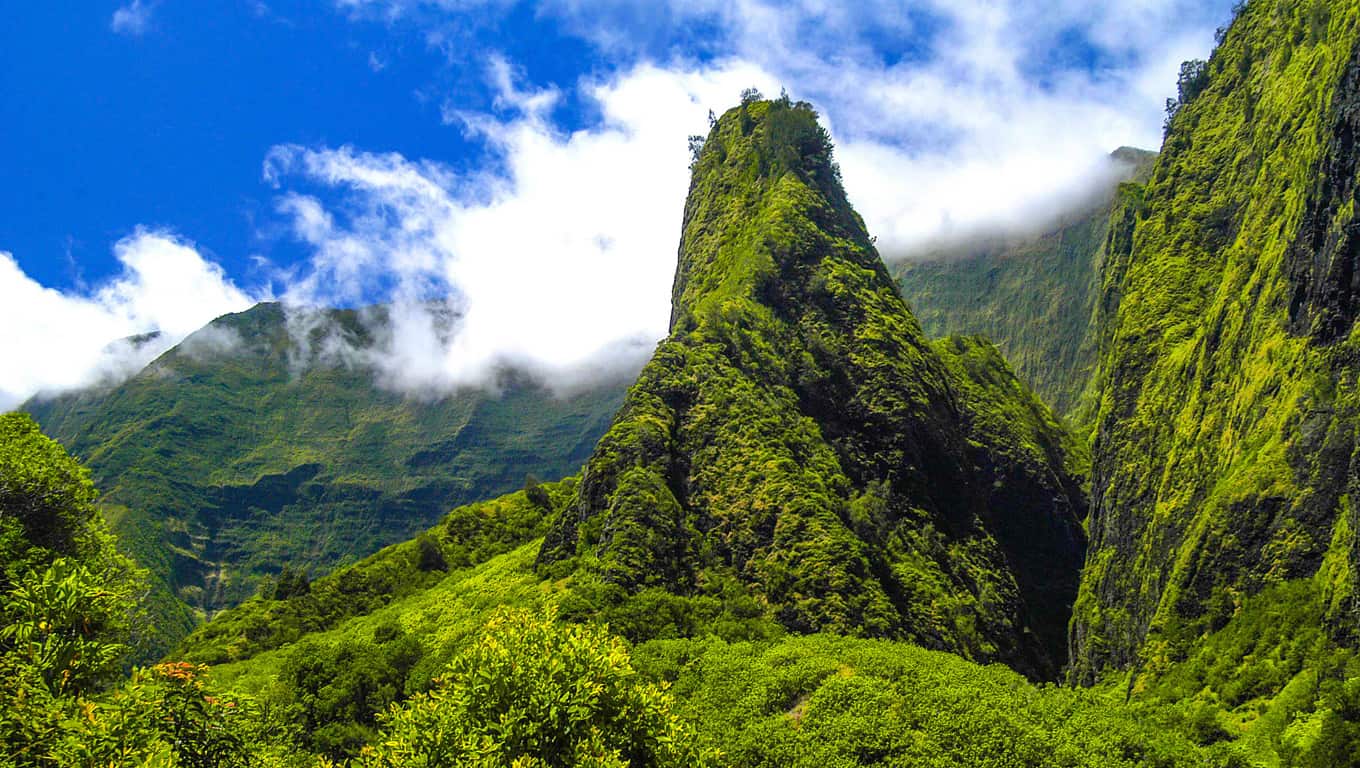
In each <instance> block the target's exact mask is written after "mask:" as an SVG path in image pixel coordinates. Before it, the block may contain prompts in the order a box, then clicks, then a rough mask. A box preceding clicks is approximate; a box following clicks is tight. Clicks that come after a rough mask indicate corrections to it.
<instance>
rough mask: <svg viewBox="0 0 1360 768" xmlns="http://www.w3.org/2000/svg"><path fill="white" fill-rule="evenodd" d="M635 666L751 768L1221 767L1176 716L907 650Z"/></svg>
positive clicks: (676, 657)
mask: <svg viewBox="0 0 1360 768" xmlns="http://www.w3.org/2000/svg"><path fill="white" fill-rule="evenodd" d="M634 658H635V660H636V664H637V665H638V668H639V670H641V671H642V672H643V673H644V674H646V675H648V676H650V677H654V678H659V679H662V680H665V681H671V682H672V683H673V687H672V691H673V692H674V694H675V696H676V699H677V701H678V702H680V706H679V711H680V712H681V713H682V714H684V715H686V716H688V717H689V718H690V719H692V720H693V722H695V723H696V728H697V729H698V736H699V743H700V744H701V745H708V746H713V747H716V748H720V749H721V750H722V751H723V753H724V757H725V764H727V765H732V766H743V767H749V768H755V767H758V766H770V768H774V767H775V766H779V767H780V768H785V767H796V766H817V767H818V768H823V767H825V768H833V767H834V768H849V767H850V766H902V765H911V766H940V767H941V768H944V767H945V766H958V765H966V766H972V767H976V768H991V767H992V766H998V767H1000V766H1007V767H1009V766H1015V767H1016V768H1019V767H1021V766H1024V767H1026V768H1047V767H1049V766H1054V767H1056V766H1062V767H1063V768H1072V767H1075V766H1091V767H1092V768H1096V767H1097V766H1098V767H1100V768H1110V767H1114V766H1128V767H1129V768H1132V767H1133V766H1140V767H1141V766H1166V767H1168V768H1170V767H1171V766H1210V765H1216V766H1227V765H1242V766H1245V765H1246V763H1245V762H1233V761H1234V760H1235V759H1236V758H1234V757H1233V751H1232V749H1231V747H1229V746H1226V745H1225V746H1219V747H1213V748H1210V749H1207V750H1206V749H1202V748H1200V747H1199V746H1197V745H1196V744H1195V743H1193V741H1192V740H1191V739H1190V738H1189V736H1188V733H1189V731H1190V728H1191V726H1190V723H1188V722H1187V721H1186V720H1185V719H1183V718H1182V717H1180V716H1179V715H1177V714H1176V713H1174V712H1172V711H1170V710H1166V709H1161V708H1154V707H1148V706H1143V705H1132V706H1128V705H1124V704H1122V703H1115V702H1112V701H1110V700H1109V699H1108V697H1107V696H1106V695H1105V694H1103V693H1099V692H1092V691H1077V690H1070V689H1062V688H1055V687H1051V686H1034V685H1032V684H1031V683H1029V682H1027V681H1026V680H1025V679H1024V678H1022V677H1020V676H1019V675H1017V674H1015V673H1014V672H1012V671H1010V670H1007V669H1005V668H1003V667H1000V666H996V665H993V666H987V667H983V666H978V665H976V664H973V663H970V662H967V661H964V660H963V659H961V658H959V657H958V656H956V655H952V654H946V653H939V652H933V651H927V650H924V649H921V648H918V647H914V646H910V645H907V644H904V643H893V642H885V641H874V640H856V639H849V638H839V637H829V636H820V635H814V636H804V637H797V638H788V639H785V640H782V641H780V642H778V643H773V644H770V643H762V644H751V643H737V644H729V643H726V642H723V641H721V640H717V639H707V640H678V641H653V642H649V643H646V644H644V645H642V646H641V647H639V648H638V649H637V650H636V651H635V653H634Z"/></svg>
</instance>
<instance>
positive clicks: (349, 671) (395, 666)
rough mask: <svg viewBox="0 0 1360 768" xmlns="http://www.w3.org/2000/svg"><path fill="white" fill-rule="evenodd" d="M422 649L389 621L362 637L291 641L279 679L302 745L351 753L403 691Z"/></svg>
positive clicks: (369, 737)
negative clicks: (369, 636) (367, 637)
mask: <svg viewBox="0 0 1360 768" xmlns="http://www.w3.org/2000/svg"><path fill="white" fill-rule="evenodd" d="M422 653H423V649H422V648H421V645H420V641H419V640H417V639H416V638H414V637H411V636H409V635H407V634H406V632H405V631H404V630H402V628H401V626H400V625H399V624H396V623H395V622H393V623H388V624H383V625H379V626H378V628H377V629H376V630H375V631H374V633H373V637H372V639H371V640H367V641H364V640H354V639H346V640H343V641H341V642H340V643H338V644H335V645H327V644H325V643H319V642H316V641H310V642H309V641H303V642H301V643H298V644H296V645H294V646H292V650H291V651H290V652H289V653H288V656H287V658H286V659H285V661H284V662H283V668H282V670H281V672H280V675H279V678H280V682H281V685H282V687H283V689H284V691H285V696H286V699H287V701H288V703H289V704H291V705H293V706H294V707H296V712H297V717H296V722H298V723H299V724H300V725H301V726H302V732H303V734H305V735H304V737H303V741H304V742H305V744H306V746H307V747H309V748H310V749H311V750H312V751H313V752H316V753H319V754H324V755H327V756H329V757H332V758H336V759H340V758H344V757H346V756H352V755H354V754H357V753H358V751H359V748H360V747H362V746H363V745H364V744H366V743H368V742H369V741H371V740H372V739H373V736H374V733H375V731H374V728H375V726H376V725H377V716H378V714H379V713H382V712H385V711H386V710H387V708H388V707H389V706H391V705H392V704H393V703H395V702H398V701H402V700H404V699H405V698H406V696H407V695H408V693H409V691H408V683H407V676H408V675H409V674H410V673H411V670H412V668H413V667H415V665H416V662H418V661H420V657H421V655H422Z"/></svg>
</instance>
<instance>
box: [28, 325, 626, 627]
mask: <svg viewBox="0 0 1360 768" xmlns="http://www.w3.org/2000/svg"><path fill="white" fill-rule="evenodd" d="M327 322H328V323H329V328H330V330H331V332H332V333H341V334H345V335H346V336H348V337H349V338H350V339H351V341H352V342H353V343H354V344H356V345H358V346H362V345H363V344H365V343H367V340H366V334H367V333H369V331H368V330H367V326H366V325H365V324H364V323H362V322H360V316H359V315H358V314H356V313H352V312H340V313H332V314H331V315H330V316H329V317H328V318H327ZM223 331H227V332H230V333H232V334H235V336H236V337H238V338H239V340H240V343H239V344H238V345H236V347H235V348H233V349H232V350H230V351H229V352H226V353H222V352H220V351H214V350H213V349H212V348H211V346H209V345H208V344H206V343H205V342H204V341H203V340H204V339H208V340H211V339H213V338H219V337H220V336H221V334H222V332H223ZM314 338H315V337H314ZM298 356H299V349H298V346H297V344H296V343H295V342H294V341H293V336H292V335H290V333H289V330H288V327H287V321H286V320H285V316H284V313H283V312H282V310H281V309H280V308H279V307H278V305H272V304H264V305H260V306H257V307H255V308H254V309H252V310H249V311H247V312H244V313H241V314H238V315H229V316H226V317H223V318H220V319H219V320H217V321H215V322H214V323H213V324H211V325H210V326H209V328H208V329H205V330H204V331H201V332H200V333H199V334H195V336H191V337H190V338H189V339H187V340H186V341H185V342H184V343H182V344H181V345H180V346H179V347H177V348H176V349H174V350H171V351H170V352H168V353H166V354H165V355H164V356H162V357H161V358H160V359H158V360H157V361H156V362H154V363H153V364H152V365H151V366H149V367H148V368H147V369H146V370H144V371H142V372H141V373H140V374H138V375H137V376H136V377H134V378H133V379H131V380H129V381H127V382H125V383H124V384H122V385H120V386H118V387H116V388H114V389H113V390H111V391H102V392H87V393H82V394H77V395H72V396H66V397H63V398H59V399H56V400H53V401H46V402H42V401H38V402H34V403H30V404H29V408H30V410H31V411H32V412H33V413H34V415H35V416H36V417H37V418H38V419H39V420H40V421H41V423H42V424H43V426H44V428H45V429H46V430H47V431H48V432H49V433H50V434H52V435H53V436H54V437H56V438H57V439H59V440H61V441H62V442H63V443H64V444H66V445H67V446H68V447H69V448H70V449H71V450H72V452H73V453H75V454H76V455H78V456H80V457H81V458H82V459H83V460H84V461H85V462H86V463H87V464H88V465H89V466H90V467H91V469H92V471H93V472H94V476H95V478H96V480H97V482H98V484H99V486H100V487H101V488H102V489H104V491H105V496H104V504H105V507H106V510H107V513H108V516H109V517H110V519H111V522H112V523H113V526H114V528H115V530H116V531H117V532H118V533H119V535H120V538H121V539H122V541H123V542H124V543H125V545H126V546H127V548H128V549H129V550H130V552H131V553H132V554H133V555H134V556H136V557H137V558H138V560H139V561H140V562H142V563H144V564H145V565H146V566H147V567H148V568H150V569H151V570H152V573H153V575H154V576H155V577H157V578H158V580H159V582H160V585H161V587H162V589H161V590H160V591H159V593H158V596H159V600H158V606H157V608H158V612H160V613H161V614H162V619H164V620H165V622H164V623H163V624H161V625H160V626H162V628H163V630H164V632H165V634H166V638H165V640H166V642H164V643H162V644H161V650H167V649H168V645H169V644H172V643H173V642H174V641H175V640H177V639H178V638H180V637H182V636H183V635H184V633H185V632H186V631H187V630H188V629H189V628H190V627H191V626H192V623H193V621H194V617H193V614H192V613H190V612H189V611H188V610H186V609H185V608H184V606H185V605H187V606H189V607H191V608H192V609H193V610H194V611H196V612H199V613H203V612H208V613H211V612H213V611H216V610H220V609H222V608H224V607H226V606H229V605H232V604H234V603H237V602H239V601H240V600H242V599H244V598H245V597H247V596H249V595H250V594H252V593H253V591H254V590H255V588H256V585H257V583H258V581H259V579H260V578H261V577H262V576H264V575H268V574H271V573H277V572H278V570H279V569H280V568H281V567H282V566H284V565H291V566H292V567H293V568H295V569H302V570H309V571H311V572H312V573H314V574H315V573H318V572H325V571H326V570H329V569H330V568H333V567H334V566H336V565H338V564H343V563H346V562H353V561H354V560H355V559H357V558H358V557H362V556H363V555H365V554H367V553H370V552H373V551H376V550H377V549H378V548H380V547H381V546H383V545H384V544H388V543H391V542H394V541H401V540H404V539H407V538H410V537H411V536H413V535H415V534H416V533H417V532H419V531H420V530H422V529H424V528H425V527H426V526H428V525H429V524H430V523H432V522H433V521H434V520H436V519H438V518H439V516H440V515H442V514H444V513H445V512H446V511H447V510H449V509H450V508H452V507H454V506H456V505H458V504H461V503H465V502H468V501H472V500H474V499H480V498H489V497H492V496H495V495H497V494H499V493H503V492H506V491H509V490H512V489H514V488H516V487H520V486H522V485H523V483H524V479H525V475H526V474H527V473H534V474H537V475H540V476H547V477H558V476H562V475H565V474H568V473H570V472H572V471H575V470H576V468H577V467H579V466H580V464H581V462H582V461H583V460H584V459H585V457H586V456H588V455H589V450H590V448H591V447H592V446H593V445H594V442H595V440H596V438H597V437H598V436H599V434H600V433H601V432H603V430H604V428H605V426H606V425H607V423H608V419H609V417H610V416H611V415H612V414H613V413H614V411H615V410H616V409H617V407H618V404H619V401H620V397H621V393H622V383H617V384H607V385H602V386H600V387H597V388H595V389H593V390H589V391H586V392H583V393H580V394H576V395H573V396H570V397H564V398H557V397H554V396H552V395H550V394H549V393H548V392H546V391H545V390H543V389H541V388H539V387H537V386H534V385H530V384H524V383H518V382H514V381H509V382H507V383H506V386H505V387H504V390H503V392H502V393H500V394H499V395H491V394H487V393H485V392H459V393H454V394H453V395H450V396H448V397H445V398H443V399H439V400H429V401H426V400H418V399H411V398H406V397H403V396H401V395H399V394H395V393H392V392H388V391H385V390H383V389H380V388H378V387H377V386H375V384H374V380H373V375H372V374H371V373H370V372H369V371H367V370H364V369H362V368H352V367H346V366H344V365H339V364H334V363H329V364H328V363H324V362H323V363H320V364H313V365H309V366H298V365H297V364H296V360H297V358H298ZM171 594H173V595H174V597H175V598H178V601H176V600H174V599H173V598H172V597H171Z"/></svg>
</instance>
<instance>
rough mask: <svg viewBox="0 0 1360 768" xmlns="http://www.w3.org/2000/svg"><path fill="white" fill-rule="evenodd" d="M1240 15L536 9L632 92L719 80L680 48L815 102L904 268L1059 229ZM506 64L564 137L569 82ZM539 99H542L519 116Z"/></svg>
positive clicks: (511, 91)
mask: <svg viewBox="0 0 1360 768" xmlns="http://www.w3.org/2000/svg"><path fill="white" fill-rule="evenodd" d="M1231 2H1232V0H1209V1H1208V2H1204V1H1203V0H1134V1H1133V2H1128V3H1095V4H1092V3H1089V2H1085V1H1084V0H1053V1H1051V2H1050V1H1047V0H1046V1H1045V2H1036V1H1035V0H924V1H923V2H916V3H904V2H896V1H893V0H865V2H862V3H855V4H845V3H828V2H825V0H796V1H794V2H777V3H776V2H769V1H767V0H672V1H671V2H653V1H652V0H647V2H642V1H641V0H590V2H585V1H584V0H545V1H544V2H542V3H540V4H539V5H538V9H537V12H538V16H539V17H540V18H550V19H552V20H554V21H556V22H557V23H559V24H561V25H562V26H563V27H564V28H565V29H566V30H568V31H569V32H571V33H573V34H576V35H577V36H579V37H582V38H584V39H586V40H589V41H591V42H592V43H593V44H594V45H595V46H596V47H597V49H598V50H599V51H600V52H601V54H602V56H603V57H604V58H605V60H606V61H608V62H611V63H612V66H614V67H615V70H614V71H615V80H614V82H616V83H618V84H619V87H620V89H622V88H624V85H623V84H624V83H627V82H629V81H631V80H632V79H633V77H634V73H635V72H641V71H651V72H653V73H654V77H653V78H652V79H653V80H657V79H660V78H663V77H668V78H671V79H673V80H676V81H683V80H684V79H686V78H688V77H691V76H693V75H694V74H695V73H696V72H701V71H704V70H705V67H702V66H700V65H698V64H696V63H695V62H694V61H693V60H691V59H687V58H685V57H684V56H683V55H682V56H677V54H676V53H675V52H676V51H677V50H680V51H688V52H689V54H691V55H692V54H694V53H696V52H702V53H703V54H705V55H708V56H716V57H717V61H720V62H724V63H722V64H719V65H712V64H710V65H708V67H707V68H708V69H709V70H713V69H718V68H725V69H744V70H746V71H751V72H760V73H761V77H762V78H764V81H765V82H770V83H779V84H782V85H784V86H785V87H787V88H788V90H789V92H790V93H791V94H792V95H793V96H794V97H795V98H799V99H805V100H808V101H811V102H813V103H814V104H816V105H817V107H818V108H819V110H820V111H821V112H822V114H823V118H824V119H825V120H826V121H827V123H828V124H829V126H830V128H831V130H832V133H833V135H834V137H835V139H836V143H837V148H838V157H839V160H840V163H841V166H842V169H843V171H844V176H845V180H846V186H847V189H848V192H849V194H850V198H851V201H852V202H853V203H854V204H855V205H856V207H857V208H858V209H859V211H860V212H861V213H862V214H863V215H864V217H865V220H866V222H867V224H868V226H869V229H870V231H871V232H872V233H873V234H875V235H877V236H878V242H879V245H880V249H881V250H882V251H883V253H884V255H885V257H887V258H899V257H904V256H909V255H911V254H912V253H913V252H916V251H919V250H920V249H921V248H922V247H923V246H924V245H927V244H930V243H933V242H936V241H938V240H940V239H955V238H958V237H963V236H967V235H968V234H970V233H972V232H976V231H980V230H981V231H990V230H995V229H997V228H1010V227H1015V226H1022V225H1026V224H1030V223H1032V222H1034V221H1036V220H1042V219H1045V218H1047V217H1049V216H1050V215H1051V214H1052V213H1053V212H1054V211H1055V209H1058V208H1061V207H1062V206H1064V205H1066V204H1068V202H1069V201H1070V200H1072V199H1073V197H1074V196H1077V195H1080V194H1081V193H1082V192H1083V191H1084V190H1087V189H1089V188H1090V186H1091V184H1092V183H1093V182H1094V181H1097V180H1099V179H1100V178H1102V177H1107V176H1108V175H1109V173H1110V164H1109V162H1108V159H1107V155H1108V153H1109V152H1110V151H1111V150H1113V149H1115V148H1116V147H1118V146H1121V145H1124V144H1130V145H1135V146H1140V147H1144V148H1152V149H1155V148H1156V147H1157V146H1158V145H1159V144H1160V140H1161V120H1162V105H1163V101H1164V99H1165V98H1166V97H1167V96H1168V95H1171V93H1172V92H1173V91H1174V89H1175V77H1176V71H1177V68H1178V66H1179V64H1180V62H1181V61H1182V60H1184V59H1187V58H1192V57H1203V56H1206V55H1207V54H1208V53H1209V50H1210V47H1211V46H1212V39H1213V29H1214V27H1215V26H1217V25H1219V24H1223V23H1226V21H1227V20H1228V16H1229V14H1230V5H1231ZM340 5H341V7H343V8H345V9H347V10H348V11H350V12H351V13H352V14H353V15H354V17H356V18H365V17H372V16H374V15H379V16H381V17H383V18H386V19H387V20H389V21H393V20H397V19H405V20H407V21H411V22H412V23H415V24H417V25H423V27H424V29H425V36H426V39H427V40H446V39H447V37H448V36H449V35H450V34H454V32H452V31H450V30H454V29H456V28H457V27H458V24H459V23H463V22H466V20H467V17H468V16H469V11H470V9H472V8H474V7H476V8H478V9H479V10H478V13H479V14H482V15H485V14H493V15H494V13H495V10H496V8H498V7H502V8H503V7H504V6H505V5H506V3H498V2H477V1H476V0H341V1H340ZM441 20H442V23H443V26H441ZM1073 41H1079V42H1078V43H1075V44H1074V43H1073ZM1064 57H1066V58H1064ZM495 61H496V62H497V63H495V64H494V65H493V70H492V71H493V80H495V81H496V82H498V83H499V90H500V92H501V93H502V95H503V96H502V98H503V99H504V100H507V101H509V102H510V103H511V105H512V106H515V107H518V108H520V109H522V110H524V111H525V112H526V113H539V114H541V116H542V119H541V121H540V122H541V123H542V124H543V125H542V126H540V132H542V131H543V130H549V132H550V129H547V128H546V125H547V124H548V123H549V119H548V118H547V115H548V114H550V113H551V110H552V108H553V107H554V105H556V104H557V103H559V102H561V101H562V100H563V98H562V97H563V95H564V94H563V93H562V92H560V91H559V90H558V87H560V85H559V86H547V87H544V88H541V89H534V88H532V87H526V88H525V90H524V91H523V92H521V91H520V90H517V89H516V88H515V87H512V86H508V85H507V83H508V82H509V81H508V79H507V78H508V73H509V72H511V71H512V70H513V65H512V63H507V62H504V61H500V60H495ZM630 62H631V63H630ZM639 62H640V63H639ZM580 87H581V88H583V89H584V90H586V91H589V90H590V89H592V88H596V87H598V83H595V82H587V83H585V84H583V85H581V86H580ZM528 98H533V99H535V100H537V101H536V103H534V104H527V103H518V102H516V101H515V100H516V99H520V100H523V99H528ZM735 99H736V92H735V91H733V92H730V93H727V94H723V95H722V96H721V97H720V98H718V99H717V100H716V102H715V104H714V105H713V106H714V108H715V110H716V111H719V112H721V111H722V109H723V108H724V107H726V106H730V105H731V103H732V102H733V101H735ZM654 101H655V99H652V100H649V101H642V102H639V103H641V104H651V103H653V102H654ZM445 114H446V116H452V117H454V118H459V119H462V121H463V122H464V123H465V124H466V125H468V126H469V127H470V128H471V129H473V130H474V131H475V130H478V129H479V123H480V121H482V120H484V118H482V117H475V118H473V119H464V118H463V115H462V113H461V111H460V105H459V104H458V103H456V102H451V103H449V104H447V105H446V108H445ZM610 130H611V128H610V126H609V125H608V124H605V125H601V126H598V127H594V128H590V129H588V131H587V135H589V134H594V133H606V132H608V131H610ZM663 130H664V129H663ZM691 130H693V129H691ZM677 132H678V131H670V133H677ZM635 140H636V141H641V139H635ZM533 146H534V144H533V143H532V142H530V143H528V144H526V145H525V146H524V147H514V146H511V147H505V149H506V152H507V154H510V153H513V152H516V151H520V150H521V149H523V150H532V148H533ZM611 170H618V171H619V172H620V173H621V175H620V176H618V177H616V178H613V179H602V182H603V183H602V186H609V185H610V184H615V185H622V186H626V187H628V188H631V189H634V190H636V189H637V188H638V186H639V185H648V186H651V185H660V184H669V183H674V182H673V180H672V179H673V174H669V175H668V174H657V175H655V176H652V177H650V178H646V179H642V178H638V177H636V176H635V175H632V174H629V173H628V169H627V168H626V167H624V168H617V169H615V168H611V167H603V168H601V169H599V170H598V172H597V175H598V174H599V173H608V172H610V171H611ZM680 186H681V187H683V186H684V183H683V181H682V182H680ZM647 196H648V199H660V198H661V197H662V196H661V195H660V193H655V194H653V193H647ZM540 202H544V203H547V204H550V205H551V204H555V203H552V202H550V201H547V200H541V201H540Z"/></svg>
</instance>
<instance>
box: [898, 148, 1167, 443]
mask: <svg viewBox="0 0 1360 768" xmlns="http://www.w3.org/2000/svg"><path fill="white" fill-rule="evenodd" d="M1110 158H1111V163H1112V164H1113V170H1114V174H1112V176H1111V178H1110V182H1109V184H1108V185H1103V186H1098V187H1095V188H1094V189H1093V190H1092V191H1091V196H1090V197H1089V198H1087V199H1083V200H1081V201H1079V202H1078V203H1076V204H1075V205H1074V206H1073V207H1072V209H1071V210H1068V211H1065V212H1064V213H1063V214H1062V215H1061V216H1059V217H1058V218H1057V219H1056V220H1054V221H1052V222H1049V223H1047V224H1046V225H1045V226H1044V227H1042V228H1041V229H1040V230H1039V231H1038V232H1037V233H1036V232H1033V231H1031V232H1021V233H999V234H995V235H979V236H977V237H975V238H970V239H968V240H965V241H963V242H960V243H955V244H951V245H949V246H944V247H936V248H932V249H929V250H926V251H923V252H919V253H912V254H908V255H906V256H904V257H903V258H901V259H900V260H894V261H892V262H890V263H889V269H890V270H891V271H892V273H893V276H894V277H895V278H896V280H897V284H898V286H899V287H900V288H901V290H902V296H903V297H904V298H905V299H906V300H907V304H908V306H910V307H911V311H912V313H913V314H914V315H915V316H916V318H917V319H918V320H920V322H921V327H922V328H923V329H925V332H926V333H927V334H929V335H930V336H932V337H936V336H946V335H949V334H958V333H966V334H982V335H984V336H987V337H988V338H990V339H992V340H993V341H994V342H995V343H996V345H997V346H998V347H1000V348H1001V352H1002V354H1003V355H1005V357H1006V360H1007V361H1008V362H1010V364H1011V365H1012V366H1014V367H1015V370H1016V372H1017V373H1018V374H1019V375H1020V378H1021V379H1022V380H1024V381H1025V382H1027V383H1028V384H1029V385H1030V386H1031V387H1033V388H1034V391H1035V392H1036V393H1038V394H1039V396H1040V397H1042V398H1043V399H1044V402H1047V403H1049V404H1050V405H1051V406H1053V410H1055V411H1057V412H1058V413H1059V414H1060V415H1062V416H1066V417H1068V418H1073V417H1080V416H1081V415H1082V414H1083V413H1085V412H1086V411H1089V410H1090V408H1089V407H1083V406H1084V405H1085V403H1084V401H1083V398H1082V394H1083V391H1084V390H1085V389H1086V384H1087V382H1088V381H1089V380H1090V378H1091V376H1092V375H1093V373H1094V368H1095V358H1096V353H1095V350H1096V344H1095V327H1094V311H1095V301H1096V296H1097V295H1098V293H1099V280H1100V274H1101V265H1102V264H1103V262H1104V255H1105V249H1106V242H1107V240H1108V238H1109V232H1110V218H1111V215H1112V214H1114V213H1115V212H1117V211H1118V210H1120V207H1121V206H1120V199H1121V197H1122V195H1123V189H1122V188H1123V185H1124V184H1126V183H1134V184H1137V183H1141V182H1143V181H1145V180H1146V177H1147V174H1148V173H1149V172H1150V170H1151V167H1152V161H1153V160H1154V159H1155V158H1156V154H1155V153H1153V152H1146V151H1143V150H1139V149H1131V148H1129V147H1123V148H1120V149H1118V150H1116V151H1115V152H1114V153H1113V154H1112V155H1111V156H1110ZM1087 415H1089V414H1087ZM1077 420H1078V421H1082V419H1081V418H1077Z"/></svg>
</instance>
